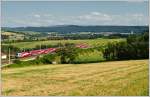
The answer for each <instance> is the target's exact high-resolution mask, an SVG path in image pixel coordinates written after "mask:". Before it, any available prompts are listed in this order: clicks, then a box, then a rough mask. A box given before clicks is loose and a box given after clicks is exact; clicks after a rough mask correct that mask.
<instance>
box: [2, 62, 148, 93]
mask: <svg viewBox="0 0 150 97" xmlns="http://www.w3.org/2000/svg"><path fill="white" fill-rule="evenodd" d="M148 91H149V90H148V60H129V61H113V62H101V63H91V64H75V65H73V64H66V65H43V66H29V67H22V68H5V69H2V95H11V96H12V95H13V96H15V95H42V96H43V95H70V96H71V95H91V96H92V95H107V96H112V95H135V96H138V95H145V96H146V95H148V94H149V93H148Z"/></svg>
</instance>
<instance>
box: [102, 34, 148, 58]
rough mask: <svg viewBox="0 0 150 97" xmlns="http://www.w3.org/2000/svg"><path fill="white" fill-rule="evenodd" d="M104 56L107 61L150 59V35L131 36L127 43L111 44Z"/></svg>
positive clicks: (105, 50)
mask: <svg viewBox="0 0 150 97" xmlns="http://www.w3.org/2000/svg"><path fill="white" fill-rule="evenodd" d="M103 55H104V58H105V59H106V60H127V59H146V58H149V33H148V32H145V33H143V34H137V35H130V36H129V37H128V38H127V41H126V42H119V43H109V44H108V45H107V46H106V48H105V49H104V51H103Z"/></svg>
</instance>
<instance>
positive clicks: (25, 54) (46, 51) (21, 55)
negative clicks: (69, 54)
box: [16, 44, 89, 58]
mask: <svg viewBox="0 0 150 97" xmlns="http://www.w3.org/2000/svg"><path fill="white" fill-rule="evenodd" d="M76 47H77V48H89V46H88V45H85V44H78V45H76ZM57 49H58V48H47V49H40V50H32V51H27V52H21V53H17V55H16V56H17V57H18V58H24V57H30V56H37V55H41V54H49V53H53V52H55V51H56V50H57Z"/></svg>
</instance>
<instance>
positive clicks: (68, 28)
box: [2, 25, 149, 33]
mask: <svg viewBox="0 0 150 97" xmlns="http://www.w3.org/2000/svg"><path fill="white" fill-rule="evenodd" d="M2 30H7V31H8V30H10V31H33V32H60V33H71V32H76V33H77V32H122V33H129V32H131V31H133V32H136V33H141V32H147V31H148V30H149V28H148V26H78V25H59V26H49V27H16V28H9V27H2Z"/></svg>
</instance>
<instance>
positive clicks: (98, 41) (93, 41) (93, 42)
mask: <svg viewBox="0 0 150 97" xmlns="http://www.w3.org/2000/svg"><path fill="white" fill-rule="evenodd" d="M119 41H125V39H123V38H121V39H102V38H100V39H86V40H49V41H33V42H18V43H12V45H14V46H16V47H19V48H33V47H35V46H36V45H56V44H57V43H62V44H64V43H75V44H78V43H79V44H80V43H84V44H88V45H89V46H104V45H105V44H107V43H109V42H119Z"/></svg>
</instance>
